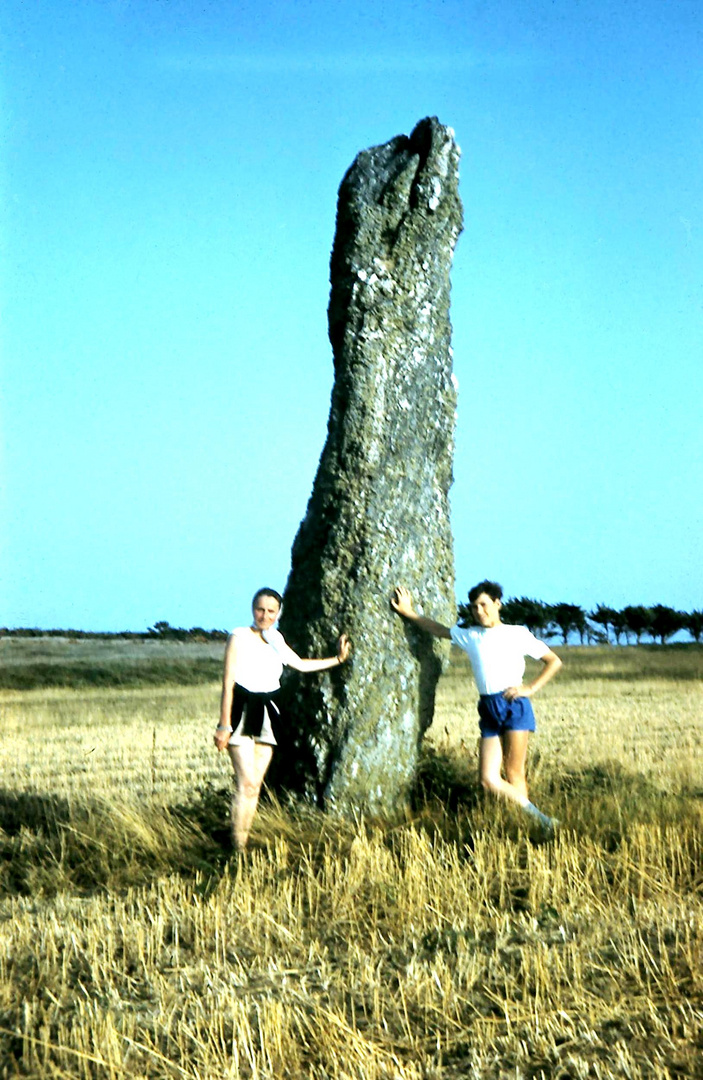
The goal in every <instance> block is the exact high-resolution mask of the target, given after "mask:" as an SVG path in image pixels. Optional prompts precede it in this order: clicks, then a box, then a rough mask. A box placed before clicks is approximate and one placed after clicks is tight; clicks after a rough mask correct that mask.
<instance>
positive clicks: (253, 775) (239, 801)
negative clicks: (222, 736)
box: [227, 739, 273, 851]
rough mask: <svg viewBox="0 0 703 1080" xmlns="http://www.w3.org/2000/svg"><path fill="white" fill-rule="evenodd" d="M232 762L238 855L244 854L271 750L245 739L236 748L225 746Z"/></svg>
mask: <svg viewBox="0 0 703 1080" xmlns="http://www.w3.org/2000/svg"><path fill="white" fill-rule="evenodd" d="M227 749H228V750H229V756H230V757H231V759H232V766H233V768H234V775H235V781H236V787H235V791H234V795H233V796H232V839H233V841H234V846H235V848H236V849H237V850H238V851H243V850H244V848H245V847H246V845H247V840H248V839H249V831H250V829H251V825H252V822H253V820H254V815H255V813H256V807H257V805H258V802H259V793H260V792H261V785H262V783H263V779H264V776H265V775H266V770H267V769H268V767H269V765H270V764H271V758H272V757H273V747H272V746H269V745H268V744H266V743H257V742H254V740H253V739H244V740H243V741H242V743H241V744H240V745H239V746H228V747H227Z"/></svg>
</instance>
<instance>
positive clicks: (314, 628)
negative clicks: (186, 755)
mask: <svg viewBox="0 0 703 1080" xmlns="http://www.w3.org/2000/svg"><path fill="white" fill-rule="evenodd" d="M458 163H459V148H458V146H457V145H456V143H455V141H454V133H453V132H452V130H451V128H447V127H444V126H442V125H441V124H440V123H439V122H438V120H437V119H436V118H434V117H433V118H428V119H425V120H422V121H421V122H420V123H419V124H418V125H417V126H416V128H415V129H414V131H413V132H412V134H411V135H410V137H409V138H408V137H407V136H404V135H400V136H398V137H397V138H395V139H391V141H390V142H388V143H386V144H385V145H383V146H377V147H373V148H372V149H370V150H365V151H363V153H361V154H359V156H358V157H357V158H356V160H355V161H354V164H353V165H352V166H351V168H350V169H349V171H348V172H347V174H346V176H345V177H344V179H343V181H342V184H341V186H340V189H339V199H338V206H337V229H336V235H335V241H334V248H333V251H332V259H331V273H330V279H331V294H330V303H329V311H328V315H329V335H330V341H331V343H332V348H333V351H334V367H335V382H334V388H333V391H332V401H331V408H330V416H329V424H328V433H327V441H326V443H325V446H324V449H323V451H322V456H321V458H320V464H319V467H318V471H317V476H316V479H315V484H314V487H313V491H312V495H311V497H310V501H309V503H308V508H307V513H306V515H305V518H304V520H303V522H302V524H301V526H300V529H299V531H298V535H297V537H296V539H295V543H294V545H293V551H292V569H291V573H290V577H289V579H288V584H287V586H286V590H285V597H284V610H283V616H282V620H281V629H282V630H283V632H284V634H285V636H286V638H287V639H288V640H289V641H290V643H291V645H292V646H293V647H294V648H295V649H296V650H297V651H298V652H299V653H300V654H301V655H303V656H325V655H329V652H330V648H331V647H332V646H333V641H334V636H335V635H336V634H339V633H341V632H342V631H346V632H347V633H348V634H349V635H350V637H351V639H352V643H353V649H354V652H353V656H352V659H351V661H350V662H349V663H348V664H346V665H345V666H344V667H341V668H340V669H339V670H338V671H337V670H335V671H333V672H332V673H331V674H323V675H315V676H308V677H306V678H305V679H304V680H303V679H300V678H299V677H297V676H295V675H293V676H292V677H291V678H290V679H288V680H287V681H286V683H285V684H284V703H285V707H286V710H287V713H288V716H289V721H288V723H289V735H290V743H289V744H288V745H286V746H284V747H283V746H282V747H281V753H280V754H278V755H277V758H278V767H277V770H276V773H277V776H276V777H275V779H276V782H277V783H278V785H279V786H282V787H283V788H285V789H288V790H292V791H295V792H297V793H300V794H303V795H306V796H307V797H308V798H312V799H314V800H315V801H316V802H318V804H319V805H322V806H324V807H325V808H327V809H332V810H337V811H339V812H343V813H349V812H354V811H356V810H359V809H365V810H367V811H370V812H372V813H392V812H394V811H396V810H398V809H399V808H400V807H401V806H402V805H403V804H404V802H405V801H406V798H407V795H408V790H409V787H410V785H411V783H412V779H413V775H414V772H415V768H416V764H417V755H418V749H419V744H420V741H421V738H422V735H423V733H424V732H425V730H426V728H427V727H428V725H429V724H430V723H431V721H432V715H433V709H434V697H435V688H436V683H437V680H438V678H439V675H440V673H441V670H442V668H443V666H444V664H445V662H446V660H447V657H448V646H447V643H438V642H436V641H435V642H433V641H431V640H430V638H429V637H428V636H427V635H422V634H421V633H419V632H418V631H416V630H414V628H412V627H411V626H409V625H408V624H407V623H406V622H405V621H404V620H402V619H400V618H399V617H398V616H396V615H394V614H393V613H392V610H391V608H390V605H389V598H390V596H391V594H392V592H393V589H394V587H395V586H396V585H397V584H404V585H406V586H407V587H408V588H409V589H410V590H411V591H412V593H413V595H414V596H415V598H416V600H417V601H420V602H422V603H424V604H425V605H426V606H427V609H428V610H429V611H431V612H432V613H433V616H434V617H436V618H438V619H440V620H441V621H443V622H445V623H447V624H451V623H452V622H453V620H454V615H455V606H454V560H453V552H452V535H451V531H450V523H449V504H448V491H449V487H450V485H451V482H452V454H453V445H454V443H453V440H454V424H455V412H456V384H455V381H454V378H453V376H452V352H451V344H450V341H451V324H450V322H449V293H450V283H449V271H450V267H451V262H452V256H453V252H454V247H455V244H456V241H457V237H458V236H459V233H460V232H461V228H462V208H461V202H460V199H459V194H458Z"/></svg>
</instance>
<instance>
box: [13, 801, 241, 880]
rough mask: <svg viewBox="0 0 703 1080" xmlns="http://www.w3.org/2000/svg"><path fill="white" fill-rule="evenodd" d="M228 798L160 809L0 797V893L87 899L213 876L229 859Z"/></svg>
mask: <svg viewBox="0 0 703 1080" xmlns="http://www.w3.org/2000/svg"><path fill="white" fill-rule="evenodd" d="M228 794H229V793H228V792H226V791H224V792H218V793H214V792H213V793H212V795H211V797H209V798H208V799H206V800H204V801H203V800H200V801H196V802H195V803H194V804H193V805H192V806H189V807H185V806H183V807H166V806H163V805H159V804H155V803H148V802H142V803H138V802H135V801H131V802H129V801H124V802H120V803H119V804H118V803H109V802H107V801H101V800H98V799H94V800H92V801H90V802H87V801H82V802H81V801H69V800H67V799H65V798H61V797H59V796H56V795H53V794H48V795H43V794H41V793H34V792H19V793H18V792H11V791H6V790H0V894H5V895H8V894H9V895H25V896H33V897H38V896H41V897H46V896H54V895H56V893H58V892H60V891H64V890H68V891H70V892H73V893H77V894H80V895H90V894H92V893H95V892H100V891H104V890H110V891H111V890H119V889H124V888H128V887H130V886H135V885H145V884H149V883H150V882H152V881H154V880H156V879H158V878H159V877H162V876H164V875H167V874H172V873H178V874H183V875H184V876H193V877H194V876H196V875H203V874H204V875H208V874H215V875H219V874H220V873H221V872H222V870H223V868H224V866H225V865H226V862H227V858H228V855H229V853H230V852H229V829H228V827H223V820H224V822H225V823H227V821H228V818H227V814H228V808H229V799H228ZM215 801H217V804H218V814H217V820H215Z"/></svg>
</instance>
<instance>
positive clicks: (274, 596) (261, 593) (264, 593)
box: [251, 585, 283, 607]
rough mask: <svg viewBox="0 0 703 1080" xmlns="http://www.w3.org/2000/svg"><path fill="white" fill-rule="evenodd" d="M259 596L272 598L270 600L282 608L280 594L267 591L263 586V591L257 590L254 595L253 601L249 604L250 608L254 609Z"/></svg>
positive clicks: (266, 587)
mask: <svg viewBox="0 0 703 1080" xmlns="http://www.w3.org/2000/svg"><path fill="white" fill-rule="evenodd" d="M260 596H270V597H272V599H274V600H276V601H277V602H278V606H279V607H283V597H282V596H281V594H280V593H279V592H276V590H275V589H269V588H268V586H266V585H264V587H263V589H257V590H256V592H255V593H254V599H253V600H252V602H251V606H252V607H254V604H255V603H256V601H257V600H258V599H259V597H260Z"/></svg>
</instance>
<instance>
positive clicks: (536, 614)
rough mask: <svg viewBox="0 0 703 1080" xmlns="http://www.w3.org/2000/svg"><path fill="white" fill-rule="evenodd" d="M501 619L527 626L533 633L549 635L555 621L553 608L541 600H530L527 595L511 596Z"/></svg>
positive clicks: (514, 624)
mask: <svg viewBox="0 0 703 1080" xmlns="http://www.w3.org/2000/svg"><path fill="white" fill-rule="evenodd" d="M500 617H501V620H502V621H503V622H506V623H511V624H512V625H513V626H526V627H527V629H528V630H531V631H532V633H533V634H542V635H543V636H544V637H549V636H550V633H551V628H552V625H553V623H554V619H553V617H552V609H551V607H550V606H549V604H543V603H542V601H541V600H530V599H529V598H528V597H526V596H521V597H520V598H519V599H518V598H517V597H514V596H513V597H510V599H508V600H506V601H505V603H504V604H503V607H502V610H501V613H500Z"/></svg>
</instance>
